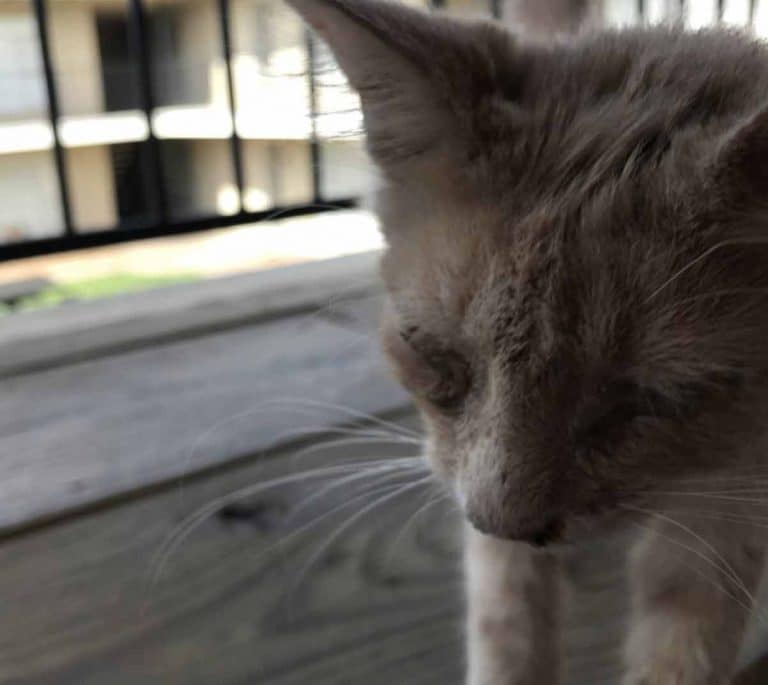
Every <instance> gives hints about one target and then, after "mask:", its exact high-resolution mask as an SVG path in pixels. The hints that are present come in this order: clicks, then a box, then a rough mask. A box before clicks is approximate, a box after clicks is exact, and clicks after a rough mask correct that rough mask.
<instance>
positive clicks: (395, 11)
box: [289, 0, 512, 172]
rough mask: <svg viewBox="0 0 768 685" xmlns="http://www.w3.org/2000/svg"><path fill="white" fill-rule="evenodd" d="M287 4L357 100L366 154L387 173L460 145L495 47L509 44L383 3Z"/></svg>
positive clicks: (327, 0) (483, 30) (483, 28)
mask: <svg viewBox="0 0 768 685" xmlns="http://www.w3.org/2000/svg"><path fill="white" fill-rule="evenodd" d="M289 2H290V4H292V5H293V6H294V7H295V8H296V9H297V10H298V11H299V12H300V13H301V15H302V16H303V17H304V19H305V20H306V21H307V23H308V24H309V25H310V26H311V27H312V28H313V29H314V30H315V31H316V32H317V33H318V34H319V35H320V37H321V38H323V39H324V40H325V41H326V42H327V43H328V45H329V46H330V48H331V50H332V51H333V53H334V55H335V57H336V59H337V61H338V63H339V65H340V67H341V69H342V70H343V71H344V72H345V74H346V75H347V78H348V79H349V82H350V84H351V85H352V87H353V88H354V89H355V90H357V91H358V93H359V94H360V99H361V103H362V108H363V115H364V118H365V127H366V132H367V136H368V146H369V150H370V151H371V154H372V156H373V158H374V159H375V160H376V161H377V162H378V163H379V165H380V166H381V167H383V168H384V169H385V171H387V172H396V171H397V170H398V169H399V168H402V167H403V166H404V165H412V164H414V163H417V164H418V163H423V162H424V161H425V160H428V159H430V158H431V159H432V161H434V160H435V159H436V158H437V157H439V156H440V151H441V149H442V151H443V152H444V151H445V148H446V147H447V146H451V145H452V146H454V147H456V146H458V145H460V139H461V136H462V118H466V115H467V112H468V110H470V109H471V104H472V103H471V102H470V101H471V98H472V96H473V94H474V93H476V92H477V91H478V89H481V88H483V87H487V86H488V82H489V81H490V80H493V78H494V74H493V73H491V72H493V71H494V69H496V68H497V64H496V62H497V60H496V59H495V58H494V56H493V54H494V50H493V47H492V46H494V45H499V46H500V47H501V46H506V45H508V44H509V45H511V42H512V41H511V40H510V39H509V38H508V36H507V35H506V34H504V33H503V32H502V31H501V30H500V29H497V28H495V27H491V26H489V25H482V24H471V23H462V22H459V21H456V20H452V19H449V18H447V17H442V16H437V15H430V14H428V13H426V12H424V11H420V10H417V9H414V8H411V7H407V6H405V5H401V4H396V3H394V2H390V1H388V0H289ZM483 38H487V40H485V41H484V40H483ZM501 49H502V50H503V49H504V48H503V47H502V48H501ZM459 93H462V95H461V96H459Z"/></svg>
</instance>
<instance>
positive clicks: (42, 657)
mask: <svg viewBox="0 0 768 685" xmlns="http://www.w3.org/2000/svg"><path fill="white" fill-rule="evenodd" d="M411 425H413V424H411ZM410 449H411V448H408V447H404V446H402V445H383V444H382V445H379V446H373V445H368V446H366V445H362V446H360V445H358V446H353V445H349V446H346V447H339V446H330V447H329V448H328V451H327V452H322V451H321V452H316V451H313V452H310V453H307V454H304V455H298V456H297V455H296V454H294V455H293V456H291V455H290V454H288V453H282V454H276V455H274V456H273V457H271V458H269V459H260V460H257V461H255V462H253V463H250V464H246V465H243V466H241V467H239V468H236V469H231V470H228V471H227V472H225V473H221V474H218V475H211V476H208V477H205V478H198V479H196V480H195V481H193V482H183V483H181V484H178V485H176V486H173V487H168V488H167V489H166V490H165V491H162V492H157V493H155V494H152V495H149V496H146V497H143V498H140V499H138V500H136V501H134V502H132V503H126V504H122V505H120V506H116V507H113V508H111V509H109V510H106V511H102V512H100V513H97V514H92V515H89V516H85V517H81V518H79V519H73V520H70V521H68V522H66V523H62V524H59V525H55V526H51V527H49V528H47V529H44V530H39V531H37V532H35V533H28V534H26V535H23V536H18V537H17V538H15V539H11V540H7V541H6V542H5V543H4V544H3V545H2V546H0V596H1V597H2V598H3V602H2V609H1V610H2V614H3V620H2V621H0V683H3V685H135V684H136V683H159V684H162V685H212V684H216V685H267V684H269V685H307V684H308V683H310V684H312V685H352V684H355V685H358V684H359V683H365V685H392V684H393V683H397V684H400V683H402V684H403V685H406V684H407V685H427V684H438V683H439V684H441V685H448V684H450V685H460V684H461V682H462V671H463V667H462V661H463V647H462V627H461V616H462V589H461V574H460V554H459V540H458V536H459V531H460V529H461V525H460V522H459V520H458V518H457V515H456V512H455V511H454V510H452V509H451V507H450V506H447V505H440V506H437V505H435V506H434V507H433V508H431V509H428V510H427V511H426V512H425V513H423V514H422V515H421V516H420V517H419V518H417V519H416V520H411V521H410V523H408V521H409V519H410V516H411V515H412V514H413V513H414V512H415V511H416V510H417V509H418V507H420V506H421V505H422V503H423V502H425V501H426V500H425V496H426V492H425V493H424V494H422V495H418V496H417V494H416V493H415V492H413V493H410V494H403V495H402V496H400V497H396V498H394V499H392V500H390V501H389V502H388V503H387V504H385V505H383V506H382V507H381V508H378V509H375V510H372V511H371V512H370V513H369V514H368V515H367V516H365V517H363V518H361V519H360V520H359V521H357V522H356V523H355V524H354V525H352V526H351V527H349V528H348V529H347V530H346V531H344V533H343V534H340V535H338V534H334V531H338V530H339V526H340V525H344V524H345V523H348V522H349V520H350V517H351V516H353V515H354V513H355V512H356V511H360V509H361V507H362V506H365V505H367V504H369V503H370V502H371V501H372V499H371V496H370V495H369V496H366V497H364V498H363V499H362V500H361V501H359V502H357V503H355V501H354V496H355V491H354V490H353V489H352V488H351V487H350V486H347V487H341V488H337V489H336V490H333V491H331V492H329V493H328V494H327V496H325V497H322V498H319V499H316V500H311V499H310V498H311V497H312V496H313V495H317V493H318V492H319V488H320V486H319V485H318V483H316V482H315V483H312V482H310V481H305V482H304V483H301V482H297V483H294V484H291V485H286V486H281V487H278V488H275V489H273V490H269V491H265V492H264V493H262V494H259V495H254V496H251V497H248V498H245V499H243V500H241V501H238V502H237V506H229V507H228V508H227V509H225V514H224V515H221V514H219V515H214V516H211V517H210V518H208V519H207V520H205V521H203V522H202V523H201V524H200V525H199V527H197V528H196V529H195V530H194V531H193V532H192V533H191V534H190V535H189V536H188V537H187V538H186V539H185V540H184V542H183V544H181V545H180V546H179V547H178V549H176V550H175V551H174V553H173V554H172V555H171V556H170V557H169V558H168V561H167V564H166V565H165V567H164V571H163V573H162V574H161V575H160V577H159V579H158V580H157V581H156V582H151V579H150V573H151V572H152V571H153V569H154V568H155V567H154V565H153V562H154V561H155V560H156V556H157V552H158V550H159V548H160V547H161V545H162V544H163V542H164V541H165V540H167V538H168V534H169V532H170V531H172V530H174V529H178V526H179V524H180V523H181V522H182V521H183V520H184V519H185V517H187V516H188V515H189V514H190V513H191V512H194V511H196V510H199V508H200V507H201V506H204V505H206V504H208V503H210V502H211V501H213V500H215V499H216V498H220V497H222V496H225V495H227V494H228V493H231V492H232V491H234V490H237V489H238V488H242V487H243V486H246V485H249V484H253V483H259V482H266V481H269V480H270V479H275V478H281V477H284V476H286V475H290V474H296V473H300V472H303V471H306V469H308V468H319V467H322V466H323V465H326V464H329V463H343V464H351V460H355V459H359V458H371V457H377V456H382V457H383V456H385V455H387V456H395V455H397V454H411V451H410ZM326 483H327V481H326ZM343 505H346V507H347V508H346V509H344V510H342V511H340V512H338V513H337V515H335V516H331V518H329V519H328V520H325V521H324V522H321V521H320V518H321V517H322V516H324V515H325V514H327V512H329V511H331V510H332V509H333V508H334V507H338V506H343ZM297 506H303V507H304V511H303V512H302V513H297V512H296V507H297ZM312 521H315V522H317V527H313V528H310V529H307V530H306V531H305V532H304V533H303V534H301V535H296V534H295V532H296V531H297V530H298V529H300V528H302V527H303V526H305V525H306V524H307V523H309V522H312ZM406 524H407V525H406ZM626 542H627V540H626V539H623V538H621V537H615V538H613V539H609V540H606V541H602V542H600V543H597V544H594V545H591V546H589V547H586V548H584V549H582V550H580V551H579V552H578V553H577V554H574V555H573V556H571V557H569V559H568V562H567V568H568V571H569V576H570V583H569V587H570V594H571V607H572V608H571V610H570V611H569V614H568V626H567V630H566V640H567V644H568V652H569V661H570V663H569V678H568V684H569V685H616V683H617V682H618V674H619V672H620V663H619V662H620V660H619V645H620V643H621V640H622V638H623V634H624V623H625V620H626V604H627V592H626V584H625V577H624V576H625V574H624V558H623V547H624V546H625V544H626ZM319 548H324V549H323V551H322V553H318V549H319ZM746 682H750V683H751V682H764V681H760V680H758V681H754V680H753V681H745V683H746ZM542 685H545V684H542Z"/></svg>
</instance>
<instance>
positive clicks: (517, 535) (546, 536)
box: [467, 509, 564, 547]
mask: <svg viewBox="0 0 768 685" xmlns="http://www.w3.org/2000/svg"><path fill="white" fill-rule="evenodd" d="M467 518H468V519H469V522H470V523H471V524H472V526H473V527H474V528H475V529H476V530H479V531H480V532H481V533H484V534H485V535H492V536H493V537H497V538H503V539H505V540H516V541H519V542H527V543H528V544H530V545H533V546H534V547H546V546H547V545H549V544H551V543H553V542H557V541H558V540H559V539H560V537H561V536H562V534H563V527H564V526H563V520H562V519H561V518H559V517H551V518H549V519H545V520H544V521H543V522H541V523H539V524H532V523H528V524H520V523H518V522H514V521H505V520H504V519H503V518H501V517H499V518H496V517H491V516H487V515H483V513H481V512H478V511H473V510H472V509H469V510H468V511H467Z"/></svg>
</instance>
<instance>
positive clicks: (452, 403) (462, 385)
mask: <svg viewBox="0 0 768 685" xmlns="http://www.w3.org/2000/svg"><path fill="white" fill-rule="evenodd" d="M425 361H426V363H427V364H429V366H430V367H431V368H432V369H433V370H434V372H435V375H434V382H433V383H432V384H431V385H430V386H429V387H427V388H425V389H424V397H425V399H426V400H428V401H429V402H430V403H432V404H433V405H435V406H436V407H438V408H440V409H443V410H445V411H450V410H455V409H457V408H458V407H459V406H460V405H461V403H462V402H463V401H464V399H465V397H466V396H467V393H468V392H469V387H470V373H469V364H468V363H467V362H466V360H465V359H464V358H463V357H462V356H461V355H459V354H457V353H455V352H450V351H443V352H439V353H434V354H431V355H427V356H425Z"/></svg>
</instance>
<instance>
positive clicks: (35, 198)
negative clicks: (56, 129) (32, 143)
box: [0, 152, 64, 242]
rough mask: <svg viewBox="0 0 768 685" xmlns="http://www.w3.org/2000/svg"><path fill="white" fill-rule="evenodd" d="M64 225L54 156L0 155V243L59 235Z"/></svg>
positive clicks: (41, 154) (48, 154) (36, 154)
mask: <svg viewBox="0 0 768 685" xmlns="http://www.w3.org/2000/svg"><path fill="white" fill-rule="evenodd" d="M63 225H64V222H63V219H62V217H61V213H60V211H59V194H58V189H57V186H56V174H55V171H54V166H53V155H52V153H51V152H29V153H22V154H13V155H0V242H10V241H12V240H19V239H22V238H43V237H46V236H52V235H56V234H58V233H60V232H61V231H62V229H63Z"/></svg>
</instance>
